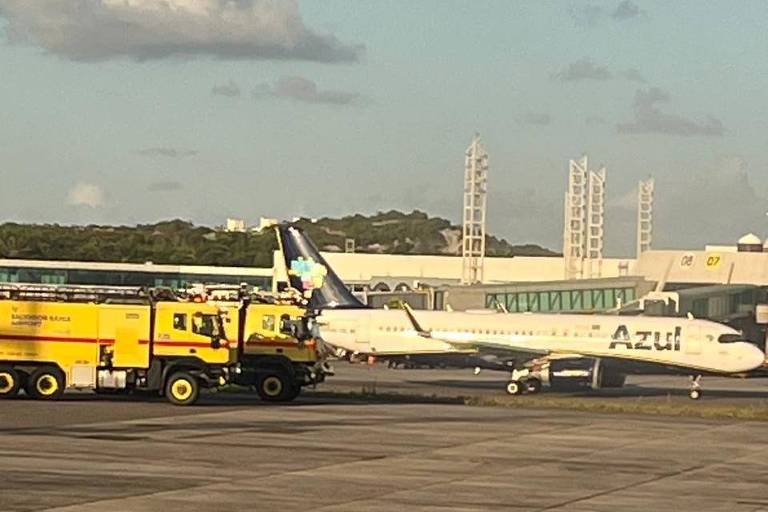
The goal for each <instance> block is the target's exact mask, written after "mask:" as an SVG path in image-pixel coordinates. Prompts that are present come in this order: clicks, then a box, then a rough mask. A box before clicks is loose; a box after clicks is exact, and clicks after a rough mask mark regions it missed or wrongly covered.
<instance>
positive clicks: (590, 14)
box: [568, 0, 646, 28]
mask: <svg viewBox="0 0 768 512" xmlns="http://www.w3.org/2000/svg"><path fill="white" fill-rule="evenodd" d="M568 14H569V15H570V16H571V18H572V19H573V23H574V25H576V26H577V27H580V28H594V27H596V26H598V25H599V24H600V23H601V22H602V21H603V20H604V19H607V18H610V19H612V20H614V21H617V22H622V21H626V20H631V19H634V18H643V17H645V16H646V14H645V11H643V10H641V9H640V8H639V7H638V6H637V4H635V3H634V2H632V0H624V1H623V2H620V3H619V4H618V5H616V7H615V8H614V9H613V10H609V9H604V8H603V7H600V6H598V5H592V4H582V5H579V6H571V7H569V8H568Z"/></svg>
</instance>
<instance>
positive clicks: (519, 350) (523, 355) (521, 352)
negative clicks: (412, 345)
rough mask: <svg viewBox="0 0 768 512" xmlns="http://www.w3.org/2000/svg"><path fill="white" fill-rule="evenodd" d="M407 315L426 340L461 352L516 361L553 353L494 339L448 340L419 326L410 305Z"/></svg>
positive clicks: (406, 309) (406, 305)
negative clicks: (499, 355)
mask: <svg viewBox="0 0 768 512" xmlns="http://www.w3.org/2000/svg"><path fill="white" fill-rule="evenodd" d="M403 309H404V310H405V314H406V315H408V320H409V321H410V322H411V325H413V328H414V329H415V330H416V333H417V334H418V335H419V336H422V337H424V338H430V339H433V340H437V341H442V342H443V343H447V344H448V345H451V346H453V347H455V348H457V349H460V350H470V349H492V350H495V351H500V352H504V353H505V354H509V355H510V356H512V357H514V358H516V359H534V358H537V357H542V356H548V355H550V354H551V353H552V351H550V350H542V349H539V348H532V347H526V346H525V345H524V344H522V343H521V344H515V343H514V341H510V340H503V341H502V340H494V339H492V338H482V337H478V338H469V339H466V340H457V339H453V338H447V337H445V336H440V334H439V333H434V332H432V331H428V330H426V329H424V328H423V327H421V325H419V321H418V320H417V319H416V316H415V315H414V314H413V309H411V307H410V306H409V305H408V304H405V303H404V304H403Z"/></svg>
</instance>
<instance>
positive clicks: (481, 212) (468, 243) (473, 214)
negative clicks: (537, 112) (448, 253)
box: [461, 134, 488, 284]
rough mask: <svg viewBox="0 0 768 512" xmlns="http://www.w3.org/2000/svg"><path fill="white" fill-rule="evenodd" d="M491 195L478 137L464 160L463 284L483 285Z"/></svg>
mask: <svg viewBox="0 0 768 512" xmlns="http://www.w3.org/2000/svg"><path fill="white" fill-rule="evenodd" d="M487 192H488V153H486V152H485V148H484V147H483V144H482V143H481V142H480V136H479V135H477V134H476V135H475V137H474V138H473V139H472V144H470V145H469V147H468V148H467V151H466V154H465V160H464V215H463V219H464V222H463V230H462V245H461V257H462V265H463V269H462V273H461V282H462V284H474V283H482V282H483V260H484V258H485V213H486V195H487Z"/></svg>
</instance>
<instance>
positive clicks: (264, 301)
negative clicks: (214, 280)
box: [199, 285, 332, 402]
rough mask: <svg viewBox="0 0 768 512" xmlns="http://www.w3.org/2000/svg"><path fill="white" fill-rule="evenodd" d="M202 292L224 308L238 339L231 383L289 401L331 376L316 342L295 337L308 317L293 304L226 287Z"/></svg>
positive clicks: (271, 398) (288, 299)
mask: <svg viewBox="0 0 768 512" xmlns="http://www.w3.org/2000/svg"><path fill="white" fill-rule="evenodd" d="M199 293H200V295H199V296H201V297H205V298H206V300H207V301H208V303H209V304H215V305H216V306H218V307H219V308H220V310H221V311H222V314H223V316H224V321H225V330H226V333H227V336H228V338H229V340H230V342H234V340H237V346H238V361H239V363H240V367H239V372H238V374H237V375H234V376H233V382H234V383H236V384H239V385H241V386H248V387H253V388H255V389H256V392H257V393H258V394H259V396H260V397H261V399H262V400H266V401H269V402H288V401H291V400H293V399H295V398H296V397H297V396H298V395H299V393H301V388H302V387H304V386H309V385H316V384H319V383H321V382H323V381H324V380H325V377H326V376H327V375H329V374H331V373H332V369H331V367H330V365H329V364H328V363H327V362H325V361H324V357H323V354H321V351H320V347H319V346H318V344H317V342H316V341H315V340H313V339H309V340H306V341H299V340H297V339H296V337H295V336H294V334H292V332H291V329H292V328H295V326H296V325H300V324H301V323H302V318H303V317H304V315H305V310H304V308H302V307H301V306H299V305H298V304H297V303H296V301H295V299H292V298H291V297H290V296H287V295H285V296H283V295H273V294H268V293H260V292H255V291H250V290H248V289H247V288H241V287H237V286H224V285H222V286H207V287H203V288H202V289H201V290H200V291H199Z"/></svg>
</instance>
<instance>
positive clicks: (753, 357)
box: [746, 343, 766, 369]
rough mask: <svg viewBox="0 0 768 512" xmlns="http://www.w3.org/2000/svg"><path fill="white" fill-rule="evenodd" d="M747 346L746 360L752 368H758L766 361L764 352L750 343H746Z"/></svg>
mask: <svg viewBox="0 0 768 512" xmlns="http://www.w3.org/2000/svg"><path fill="white" fill-rule="evenodd" d="M746 345H747V346H748V349H749V351H748V353H747V361H748V362H749V363H750V364H752V365H753V366H752V369H755V368H759V367H760V366H763V365H764V364H765V363H766V358H765V352H763V351H762V350H760V349H759V348H758V347H756V346H755V345H753V344H751V343H746Z"/></svg>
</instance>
